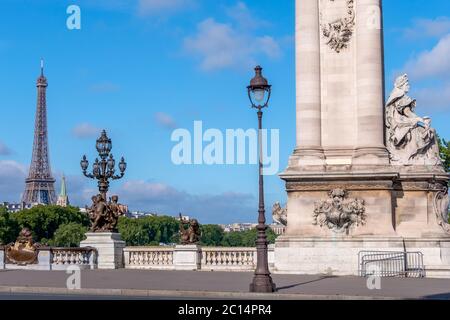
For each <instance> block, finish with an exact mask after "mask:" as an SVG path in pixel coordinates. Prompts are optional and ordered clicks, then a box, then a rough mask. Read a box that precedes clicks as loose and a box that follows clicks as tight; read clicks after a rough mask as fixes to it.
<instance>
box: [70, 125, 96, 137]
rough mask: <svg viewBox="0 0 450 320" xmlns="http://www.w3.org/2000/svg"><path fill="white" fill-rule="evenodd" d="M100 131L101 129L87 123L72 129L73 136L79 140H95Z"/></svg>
mask: <svg viewBox="0 0 450 320" xmlns="http://www.w3.org/2000/svg"><path fill="white" fill-rule="evenodd" d="M101 131H102V130H101V129H99V128H97V127H94V126H93V125H91V124H89V123H87V122H85V123H80V124H78V125H77V126H75V128H73V129H72V133H73V135H74V136H75V137H77V138H80V139H86V138H97V137H98V136H100V132H101Z"/></svg>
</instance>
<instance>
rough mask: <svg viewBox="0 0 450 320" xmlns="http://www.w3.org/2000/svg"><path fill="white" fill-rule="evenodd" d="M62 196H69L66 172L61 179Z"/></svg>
mask: <svg viewBox="0 0 450 320" xmlns="http://www.w3.org/2000/svg"><path fill="white" fill-rule="evenodd" d="M60 196H61V197H67V189H66V177H65V176H64V174H63V175H62V179H61V193H60Z"/></svg>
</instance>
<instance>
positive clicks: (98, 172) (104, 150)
mask: <svg viewBox="0 0 450 320" xmlns="http://www.w3.org/2000/svg"><path fill="white" fill-rule="evenodd" d="M95 147H96V149H97V152H98V155H99V156H100V159H101V160H99V159H98V158H96V159H95V162H94V164H93V165H92V173H87V169H88V167H89V161H88V160H87V159H86V156H85V155H84V156H83V159H81V161H80V165H81V170H83V174H84V176H85V177H88V178H91V179H97V180H98V190H99V191H100V193H101V194H102V195H103V199H105V200H106V193H107V192H108V189H109V179H112V180H118V179H121V178H122V177H123V176H124V175H125V170H126V169H127V163H126V162H125V159H124V158H123V157H122V159H121V160H120V162H119V171H120V174H118V175H115V172H116V169H115V166H116V160H115V159H114V157H113V155H112V154H111V153H110V152H111V149H112V143H111V139H110V138H108V136H107V135H106V131H105V130H103V131H102V134H101V136H100V138H98V139H97V142H96V144H95Z"/></svg>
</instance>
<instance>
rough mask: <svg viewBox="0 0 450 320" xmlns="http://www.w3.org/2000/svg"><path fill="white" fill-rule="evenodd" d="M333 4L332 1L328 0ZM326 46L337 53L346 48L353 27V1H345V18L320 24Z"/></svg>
mask: <svg viewBox="0 0 450 320" xmlns="http://www.w3.org/2000/svg"><path fill="white" fill-rule="evenodd" d="M329 1H332V2H334V0H329ZM320 26H321V28H322V35H323V36H324V38H325V39H326V40H327V42H326V44H327V45H328V46H329V47H330V48H331V49H332V50H334V51H336V52H337V53H339V52H341V51H342V50H343V49H346V48H347V47H348V43H349V42H350V40H351V38H352V35H353V28H354V26H355V8H354V0H347V16H346V17H345V18H340V19H337V20H335V21H333V22H330V23H322V22H321V24H320Z"/></svg>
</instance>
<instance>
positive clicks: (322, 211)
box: [313, 189, 366, 233]
mask: <svg viewBox="0 0 450 320" xmlns="http://www.w3.org/2000/svg"><path fill="white" fill-rule="evenodd" d="M328 196H329V198H330V199H327V200H323V201H318V202H316V203H315V208H314V214H313V218H314V221H313V224H314V225H318V226H320V227H323V226H326V227H328V228H329V229H331V230H333V231H334V232H337V233H343V232H346V233H348V231H349V229H350V227H352V226H360V225H364V224H365V223H366V215H365V211H366V210H365V207H364V200H360V199H354V198H348V192H347V191H346V190H344V189H334V190H331V191H330V192H329V193H328Z"/></svg>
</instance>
